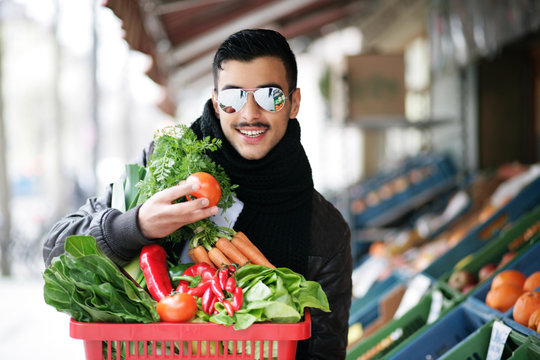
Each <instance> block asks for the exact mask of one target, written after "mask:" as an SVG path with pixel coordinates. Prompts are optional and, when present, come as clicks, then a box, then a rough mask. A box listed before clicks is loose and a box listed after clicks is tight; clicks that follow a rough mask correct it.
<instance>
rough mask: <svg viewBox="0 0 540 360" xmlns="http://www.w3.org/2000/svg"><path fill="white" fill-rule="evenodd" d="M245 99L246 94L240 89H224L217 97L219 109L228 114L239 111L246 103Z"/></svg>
mask: <svg viewBox="0 0 540 360" xmlns="http://www.w3.org/2000/svg"><path fill="white" fill-rule="evenodd" d="M246 99H247V94H246V92H245V91H243V90H242V89H226V90H222V91H221V92H220V93H219V95H218V103H219V107H221V110H223V111H225V112H226V113H229V114H230V113H234V112H237V111H238V110H240V109H241V108H242V106H244V104H245V103H246Z"/></svg>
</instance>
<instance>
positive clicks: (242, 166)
mask: <svg viewBox="0 0 540 360" xmlns="http://www.w3.org/2000/svg"><path fill="white" fill-rule="evenodd" d="M191 128H192V129H193V131H194V132H195V134H197V136H198V137H199V138H201V137H203V136H211V137H214V138H218V139H221V140H222V147H221V148H220V149H218V150H217V151H214V152H211V153H210V154H209V156H210V157H211V158H212V159H213V160H214V161H215V162H216V163H217V164H220V165H221V166H223V168H224V169H225V172H226V173H227V174H228V175H229V177H230V178H231V182H232V183H233V184H237V185H238V188H237V189H236V195H237V197H238V198H239V199H240V200H241V201H242V202H243V203H244V207H243V209H242V212H241V213H240V215H239V217H238V219H237V221H236V223H235V224H234V229H235V230H236V231H242V232H244V233H245V234H246V235H247V236H248V238H249V239H250V240H251V241H252V242H253V243H254V244H255V245H256V246H257V247H258V248H259V250H261V252H262V253H263V254H264V255H265V256H266V257H267V258H268V260H269V261H270V262H271V263H272V264H274V265H275V266H276V267H288V268H290V269H292V270H293V271H296V272H298V273H301V274H304V275H305V274H306V273H307V257H308V249H309V246H310V236H309V235H310V221H311V208H312V197H313V179H312V176H311V167H310V165H309V161H308V159H307V156H306V154H305V152H304V148H303V147H302V144H301V143H300V124H299V123H298V121H297V120H296V119H289V123H288V126H287V131H286V133H285V135H284V137H283V139H281V141H280V142H279V143H278V144H277V145H276V146H275V147H274V148H273V149H272V150H271V151H270V152H269V153H268V154H267V155H266V156H265V157H264V158H262V159H260V160H247V159H244V158H243V157H242V156H241V155H240V154H239V153H238V152H237V151H236V150H235V149H234V148H233V147H232V145H231V144H230V143H229V141H228V140H227V139H226V138H225V136H224V134H223V132H222V130H221V126H220V123H219V119H218V118H217V117H216V115H215V113H214V108H213V106H212V101H211V100H209V101H208V102H207V103H206V105H205V108H204V111H203V114H202V116H201V117H200V118H199V119H197V120H196V121H195V122H194V123H193V124H192V125H191Z"/></svg>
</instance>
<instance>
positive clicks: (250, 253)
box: [231, 231, 276, 269]
mask: <svg viewBox="0 0 540 360" xmlns="http://www.w3.org/2000/svg"><path fill="white" fill-rule="evenodd" d="M231 243H232V244H233V245H234V246H236V248H237V249H238V250H240V251H241V252H242V253H243V254H244V255H245V256H246V257H247V258H248V259H249V260H250V261H251V263H252V264H256V265H264V266H267V267H269V268H272V269H275V268H276V267H275V266H274V265H272V264H271V263H270V261H268V259H267V258H266V257H265V256H264V255H263V253H262V252H261V251H260V250H259V249H258V248H257V247H256V246H255V244H253V243H252V242H251V240H249V239H248V237H247V236H246V235H245V234H244V233H243V232H241V231H237V232H236V234H235V235H234V236H233V238H232V240H231Z"/></svg>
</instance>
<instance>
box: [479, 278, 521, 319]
mask: <svg viewBox="0 0 540 360" xmlns="http://www.w3.org/2000/svg"><path fill="white" fill-rule="evenodd" d="M521 294H523V290H521V287H520V286H516V285H514V284H510V283H505V284H501V285H499V286H497V287H496V288H493V289H491V290H489V291H488V293H487V295H486V305H487V306H489V307H490V308H493V309H495V310H498V311H500V312H506V311H508V310H509V309H510V308H511V307H512V306H514V303H515V302H516V300H517V299H518V298H519V297H520V296H521Z"/></svg>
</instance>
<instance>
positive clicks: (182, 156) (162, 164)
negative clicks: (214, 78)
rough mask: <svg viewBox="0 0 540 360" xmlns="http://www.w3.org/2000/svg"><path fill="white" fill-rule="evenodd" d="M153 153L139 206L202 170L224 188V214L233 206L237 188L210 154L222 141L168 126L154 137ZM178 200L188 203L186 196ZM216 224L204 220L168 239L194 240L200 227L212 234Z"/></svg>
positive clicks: (222, 190)
mask: <svg viewBox="0 0 540 360" xmlns="http://www.w3.org/2000/svg"><path fill="white" fill-rule="evenodd" d="M154 140H155V141H154V152H153V153H152V155H151V156H150V161H149V163H148V166H147V171H146V175H145V177H144V179H143V180H142V181H140V182H139V183H138V184H137V187H138V188H139V189H140V194H139V196H138V203H139V204H141V203H143V202H144V201H146V200H147V199H148V198H149V197H151V196H152V195H154V194H155V193H157V192H159V191H161V190H164V189H167V188H169V187H171V186H175V185H177V184H178V183H179V182H180V181H182V180H185V179H187V177H188V176H189V175H191V174H193V173H195V172H199V171H203V172H207V173H209V174H211V175H212V176H214V177H215V178H216V180H217V181H218V182H219V185H220V186H221V199H220V201H219V204H218V207H219V208H220V209H222V211H224V210H225V209H227V208H230V207H231V206H232V204H233V203H234V198H233V196H234V189H235V188H236V185H231V181H230V178H229V176H228V175H227V174H226V173H225V170H224V169H223V167H222V166H221V165H218V164H216V163H215V162H214V161H213V160H212V159H211V158H210V157H208V155H207V154H208V153H209V152H212V151H216V150H217V149H218V148H219V147H221V140H219V139H215V138H210V137H209V136H207V137H204V138H203V139H197V136H196V135H195V133H194V132H193V131H192V130H191V129H190V128H188V127H187V126H185V125H176V126H169V127H165V128H163V129H161V130H160V131H158V132H157V133H156V135H155V139H154ZM178 201H186V199H185V197H183V198H180V199H178ZM214 226H215V225H214V224H213V223H212V222H211V221H208V220H206V221H205V220H201V221H198V222H195V223H193V224H190V225H189V226H185V227H183V228H181V229H179V230H177V231H175V232H174V233H173V234H171V235H170V236H169V237H168V238H167V240H172V241H175V242H177V241H181V240H183V239H191V238H192V237H193V236H194V235H195V234H196V233H197V231H200V229H201V228H204V229H206V231H208V232H209V233H215V232H216V231H217V230H216V229H212V228H213V227H214Z"/></svg>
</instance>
